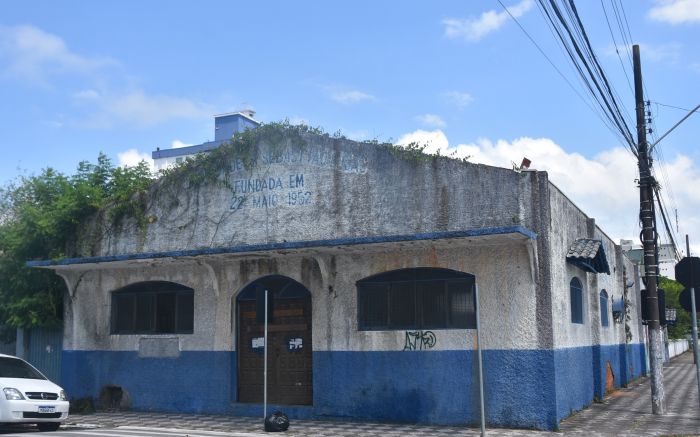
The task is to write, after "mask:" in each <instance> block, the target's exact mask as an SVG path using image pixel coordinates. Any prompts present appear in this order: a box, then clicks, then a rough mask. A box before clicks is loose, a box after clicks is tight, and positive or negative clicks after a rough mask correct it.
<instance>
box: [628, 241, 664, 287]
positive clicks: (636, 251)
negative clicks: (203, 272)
mask: <svg viewBox="0 0 700 437" xmlns="http://www.w3.org/2000/svg"><path fill="white" fill-rule="evenodd" d="M620 246H621V247H622V251H623V252H625V253H626V254H627V257H628V258H629V259H630V260H631V261H632V262H634V263H635V264H637V265H639V273H640V274H641V275H642V276H644V272H645V270H644V250H643V249H642V245H641V244H638V243H635V242H634V241H632V240H620ZM676 262H677V259H676V250H675V248H674V246H673V245H672V244H660V245H659V274H660V275H661V276H665V277H667V278H669V279H676V270H675V267H676Z"/></svg>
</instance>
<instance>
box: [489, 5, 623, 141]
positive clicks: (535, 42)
mask: <svg viewBox="0 0 700 437" xmlns="http://www.w3.org/2000/svg"><path fill="white" fill-rule="evenodd" d="M496 1H498V3H499V4H500V5H501V7H502V8H503V9H504V10H505V11H506V13H507V14H508V15H509V16H510V18H511V19H512V20H513V21H514V22H515V24H517V25H518V27H519V28H520V30H521V31H522V32H523V33H524V34H525V36H527V38H528V39H529V40H530V42H531V43H532V44H533V45H534V46H535V47H536V48H537V50H538V51H539V52H540V54H542V56H544V58H545V59H546V60H547V62H549V64H550V65H551V66H552V68H554V70H555V71H556V72H557V73H558V74H559V76H561V78H562V79H564V81H565V82H566V83H567V84H568V85H569V87H570V88H571V89H572V90H573V92H574V93H575V94H576V95H577V96H578V97H579V98H580V99H581V101H582V102H583V103H584V104H585V105H586V106H588V108H589V109H590V110H591V111H592V112H593V113H594V114H595V115H596V116H597V117H598V118H599V119H600V121H601V122H603V124H604V125H605V126H606V127H607V128H608V129H610V131H611V132H613V133H614V134H616V135H618V136H619V135H620V133H619V132H618V131H617V130H616V129H615V128H614V127H612V126H611V125H610V124H608V123H607V122H606V120H605V119H604V118H603V116H602V115H601V114H600V113H599V112H598V111H596V109H595V108H594V107H593V106H591V104H590V103H589V102H587V101H586V99H585V98H584V97H583V96H582V95H581V93H579V91H578V90H577V89H576V87H574V85H573V84H572V83H571V81H569V79H568V78H567V77H566V76H565V75H564V73H562V72H561V70H560V69H559V68H558V67H557V66H556V65H555V64H554V62H553V61H552V59H551V58H550V57H549V56H547V54H546V53H545V52H544V50H543V49H542V47H540V45H539V44H537V41H535V40H534V38H532V36H530V34H529V33H528V31H527V30H526V29H525V28H524V27H523V25H522V24H520V21H518V19H517V18H515V16H513V14H511V12H510V11H509V10H508V8H507V7H506V6H505V5H504V4H503V2H502V1H501V0H496ZM620 139H622V140H623V142H626V139H625V138H624V137H621V138H620Z"/></svg>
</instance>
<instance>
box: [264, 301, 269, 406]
mask: <svg viewBox="0 0 700 437" xmlns="http://www.w3.org/2000/svg"><path fill="white" fill-rule="evenodd" d="M267 313H268V311H267V288H266V289H265V334H264V337H265V340H264V343H265V347H264V352H263V361H264V364H263V391H264V393H263V419H266V418H267Z"/></svg>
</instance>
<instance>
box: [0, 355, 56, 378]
mask: <svg viewBox="0 0 700 437" xmlns="http://www.w3.org/2000/svg"><path fill="white" fill-rule="evenodd" d="M0 378H24V379H46V378H44V376H43V375H42V374H41V373H39V372H37V371H36V370H35V369H34V368H33V367H32V366H30V365H29V364H27V363H25V362H24V361H22V360H20V359H18V358H10V357H0Z"/></svg>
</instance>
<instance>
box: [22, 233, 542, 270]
mask: <svg viewBox="0 0 700 437" xmlns="http://www.w3.org/2000/svg"><path fill="white" fill-rule="evenodd" d="M502 234H520V235H523V236H525V237H527V238H529V239H532V240H534V239H536V238H537V234H536V233H534V232H533V231H531V230H529V229H527V228H524V227H522V226H510V227H498V228H481V229H469V230H466V231H447V232H427V233H421V234H408V235H378V236H371V237H356V238H334V239H330V240H309V241H290V242H283V243H265V244H243V245H240V246H233V247H214V248H209V249H190V250H176V251H169V252H144V253H130V254H124V255H109V256H95V257H87V258H65V259H59V260H40V261H28V262H27V266H28V267H49V266H66V265H72V264H96V263H106V262H113V261H129V260H137V259H157V258H178V257H185V256H201V255H219V254H227V253H246V252H260V251H270V250H282V249H287V250H288V249H307V248H315V247H329V246H354V245H361V244H373V243H396V242H404V241H423V240H442V239H449V238H461V237H479V236H486V235H502Z"/></svg>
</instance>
